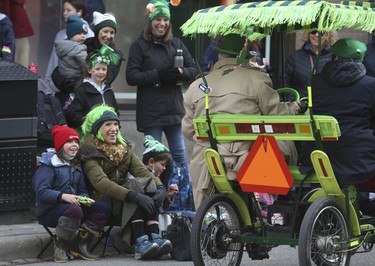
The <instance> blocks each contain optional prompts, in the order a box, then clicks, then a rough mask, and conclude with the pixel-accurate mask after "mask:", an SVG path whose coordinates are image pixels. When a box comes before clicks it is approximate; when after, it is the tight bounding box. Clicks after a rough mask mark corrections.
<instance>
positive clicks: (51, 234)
mask: <svg viewBox="0 0 375 266" xmlns="http://www.w3.org/2000/svg"><path fill="white" fill-rule="evenodd" d="M43 227H44V229H45V230H46V231H47V233H48V234H49V236H50V238H49V241H48V243H47V244H46V245H45V246H44V247H43V249H42V250H41V251H40V252H39V254H38V255H37V256H36V258H37V259H40V258H41V257H42V255H43V253H44V252H45V251H46V250H47V248H48V247H49V246H50V245H51V244H52V243H54V242H56V235H55V234H53V233H52V232H51V230H50V229H49V228H48V227H47V226H45V225H43Z"/></svg>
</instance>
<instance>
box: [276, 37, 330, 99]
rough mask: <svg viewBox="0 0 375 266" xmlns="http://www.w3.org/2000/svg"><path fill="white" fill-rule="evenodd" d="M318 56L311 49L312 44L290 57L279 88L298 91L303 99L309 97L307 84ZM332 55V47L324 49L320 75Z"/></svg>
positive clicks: (320, 60) (319, 64)
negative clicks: (313, 63)
mask: <svg viewBox="0 0 375 266" xmlns="http://www.w3.org/2000/svg"><path fill="white" fill-rule="evenodd" d="M316 56H317V55H316V54H315V53H314V51H313V50H312V48H311V44H310V43H305V44H304V45H303V46H302V48H301V49H299V50H297V51H295V52H293V53H292V54H290V55H289V57H288V59H287V61H286V63H285V69H284V72H285V76H284V80H283V76H281V77H280V79H279V88H282V87H288V88H293V89H295V90H297V91H298V92H299V94H300V96H301V97H306V96H307V83H308V79H309V77H310V75H311V73H312V72H311V71H312V62H314V60H315V59H316ZM331 58H332V53H330V46H329V45H328V46H326V47H325V48H323V49H322V51H321V55H320V57H319V61H318V66H317V69H316V70H317V72H316V73H317V74H319V73H320V72H321V71H322V69H323V67H324V65H325V64H326V63H327V62H328V61H330V60H331Z"/></svg>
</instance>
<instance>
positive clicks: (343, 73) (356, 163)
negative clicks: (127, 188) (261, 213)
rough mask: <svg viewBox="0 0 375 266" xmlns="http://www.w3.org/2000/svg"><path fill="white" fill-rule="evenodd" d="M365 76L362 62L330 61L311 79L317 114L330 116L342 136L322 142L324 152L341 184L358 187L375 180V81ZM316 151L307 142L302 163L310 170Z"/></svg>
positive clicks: (312, 144) (314, 108)
mask: <svg viewBox="0 0 375 266" xmlns="http://www.w3.org/2000/svg"><path fill="white" fill-rule="evenodd" d="M365 74H366V69H365V67H364V65H363V64H362V63H360V62H359V61H353V60H341V61H331V62H328V63H327V64H326V66H325V67H324V69H323V71H322V73H321V74H320V75H317V76H315V77H314V78H313V80H312V96H313V98H312V100H313V111H314V114H322V115H331V116H334V117H335V118H336V119H337V121H338V122H339V126H340V130H341V137H340V138H339V140H338V141H325V142H323V150H324V151H325V152H326V153H327V154H328V156H329V158H330V160H331V163H332V167H333V170H334V172H335V175H336V177H337V178H338V181H339V183H341V184H359V183H362V182H365V181H367V180H369V179H371V178H374V177H375V136H374V129H373V124H372V122H373V121H374V119H375V89H374V88H375V78H373V77H369V76H366V75H365ZM314 148H315V145H314V143H313V142H308V143H306V147H305V149H303V154H302V163H303V164H304V165H307V166H309V167H310V169H311V162H310V153H311V151H312V150H313V149H314ZM309 167H308V168H307V169H309ZM303 170H306V167H303Z"/></svg>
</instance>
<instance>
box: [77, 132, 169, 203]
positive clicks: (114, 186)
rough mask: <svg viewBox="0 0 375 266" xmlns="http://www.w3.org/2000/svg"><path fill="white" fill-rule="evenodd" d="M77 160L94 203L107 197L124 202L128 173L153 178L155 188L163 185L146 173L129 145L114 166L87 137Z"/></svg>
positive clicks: (149, 173)
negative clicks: (117, 164) (119, 161)
mask: <svg viewBox="0 0 375 266" xmlns="http://www.w3.org/2000/svg"><path fill="white" fill-rule="evenodd" d="M78 158H79V159H80V160H81V163H82V169H83V171H84V173H85V176H86V178H87V181H88V182H87V183H88V184H87V185H88V190H89V193H90V196H91V197H92V198H93V199H94V200H96V201H108V197H110V198H115V199H118V200H120V201H125V198H126V195H127V194H128V192H129V190H128V189H127V188H125V187H124V186H123V185H124V184H125V183H126V181H128V173H130V174H131V175H132V176H134V177H153V178H154V180H155V184H156V186H162V185H163V184H162V183H161V181H160V179H159V178H158V177H155V176H154V175H153V174H152V173H151V172H150V171H148V169H147V168H146V166H145V165H144V164H143V163H142V161H141V160H140V159H139V158H138V157H137V156H136V155H135V153H134V152H133V151H132V149H131V147H130V146H129V145H127V148H126V154H125V157H124V159H123V160H122V162H121V163H120V164H119V166H115V165H114V164H113V163H112V162H111V161H110V160H109V158H107V157H106V156H105V155H104V154H103V153H102V152H100V151H99V150H98V149H97V148H96V146H95V142H94V137H93V136H89V137H88V138H86V140H85V142H84V144H83V145H82V146H81V148H80V151H79V155H78Z"/></svg>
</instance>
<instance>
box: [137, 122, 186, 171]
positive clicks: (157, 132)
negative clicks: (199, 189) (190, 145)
mask: <svg viewBox="0 0 375 266" xmlns="http://www.w3.org/2000/svg"><path fill="white" fill-rule="evenodd" d="M163 131H164V134H165V137H166V138H167V141H168V146H169V150H170V152H171V155H172V158H173V160H174V161H175V162H176V163H177V164H178V165H179V166H187V165H188V160H187V157H186V150H185V140H184V136H183V135H182V130H181V124H177V125H170V126H158V127H147V128H144V135H145V136H146V135H151V136H152V137H153V138H154V139H156V140H158V141H159V142H161V138H162V133H163Z"/></svg>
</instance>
